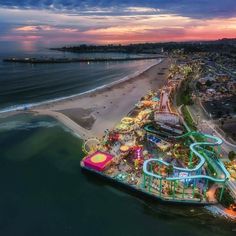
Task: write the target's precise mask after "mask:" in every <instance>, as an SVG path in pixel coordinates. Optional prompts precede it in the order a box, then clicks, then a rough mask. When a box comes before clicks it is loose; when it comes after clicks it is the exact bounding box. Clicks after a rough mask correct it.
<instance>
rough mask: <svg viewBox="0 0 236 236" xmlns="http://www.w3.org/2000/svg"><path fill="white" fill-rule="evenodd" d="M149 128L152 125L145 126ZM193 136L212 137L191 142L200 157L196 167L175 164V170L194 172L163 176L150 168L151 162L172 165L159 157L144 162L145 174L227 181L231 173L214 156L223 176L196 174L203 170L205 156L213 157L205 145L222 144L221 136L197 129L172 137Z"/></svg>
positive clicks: (169, 178)
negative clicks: (184, 174)
mask: <svg viewBox="0 0 236 236" xmlns="http://www.w3.org/2000/svg"><path fill="white" fill-rule="evenodd" d="M149 128H150V127H148V126H145V127H144V129H145V130H147V131H150V130H149ZM152 132H153V130H152ZM156 133H157V134H158V132H156ZM193 136H200V137H202V138H204V139H207V140H209V139H210V140H212V142H210V141H204V142H194V143H192V144H190V146H189V148H190V151H191V152H192V153H194V154H195V156H197V157H198V158H199V162H198V164H197V165H196V166H195V167H194V168H191V169H188V168H180V167H176V166H173V168H174V170H178V171H183V172H188V173H192V175H189V176H184V177H182V176H178V177H163V176H161V175H158V174H155V173H153V172H151V171H149V170H148V165H149V164H150V163H151V162H157V163H159V164H162V165H165V166H169V165H170V164H169V163H168V162H165V161H163V160H160V159H157V158H152V159H149V160H146V161H145V162H144V164H143V172H144V174H146V175H148V176H151V177H154V178H157V179H165V180H169V181H174V180H184V179H200V178H201V179H207V180H211V181H214V182H217V183H225V182H226V181H227V180H228V179H229V177H230V174H229V172H228V171H227V170H226V168H225V166H224V165H223V163H222V162H221V161H220V160H219V159H218V158H217V157H215V158H212V160H213V161H214V162H215V164H216V165H218V167H219V168H220V169H221V171H222V172H223V174H224V177H223V178H217V177H212V176H208V175H201V174H195V173H196V172H198V171H199V170H201V168H202V166H203V165H204V164H205V162H206V158H205V156H206V157H208V158H211V157H209V156H208V153H209V152H210V151H208V150H206V149H205V147H206V146H210V147H215V146H221V144H222V143H223V141H222V140H221V139H220V138H218V137H216V136H212V135H209V134H203V133H200V132H195V131H194V132H193V131H192V132H188V133H185V134H183V135H181V136H177V137H172V138H175V139H180V138H186V137H193ZM214 154H215V153H214Z"/></svg>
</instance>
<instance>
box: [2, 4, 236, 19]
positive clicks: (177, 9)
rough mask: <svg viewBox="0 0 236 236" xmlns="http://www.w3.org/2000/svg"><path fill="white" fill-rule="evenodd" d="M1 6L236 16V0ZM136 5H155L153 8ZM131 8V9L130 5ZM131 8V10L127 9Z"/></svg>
mask: <svg viewBox="0 0 236 236" xmlns="http://www.w3.org/2000/svg"><path fill="white" fill-rule="evenodd" d="M0 6H1V7H5V8H21V9H50V10H53V11H62V12H66V13H71V14H80V15H94V14H96V15H130V14H142V15H143V14H144V15H145V14H158V13H159V11H156V9H160V13H173V14H178V15H182V16H189V17H192V18H214V17H222V18H228V17H233V16H236V0H136V1H133V0H39V1H36V0H0ZM135 7H143V8H152V10H151V11H150V12H148V11H146V10H144V11H143V12H142V11H135V9H132V8H135ZM129 8H130V9H129ZM127 9H128V10H127Z"/></svg>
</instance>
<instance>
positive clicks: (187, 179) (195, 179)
mask: <svg viewBox="0 0 236 236" xmlns="http://www.w3.org/2000/svg"><path fill="white" fill-rule="evenodd" d="M186 137H191V138H193V137H201V140H204V141H201V142H193V143H192V144H190V146H189V148H190V157H189V159H190V161H189V163H190V165H189V168H181V167H177V166H173V165H172V164H170V163H168V162H166V161H164V160H162V159H158V158H152V159H149V160H146V161H145V162H144V164H143V183H142V189H144V190H145V191H146V190H148V192H150V193H152V191H151V188H152V183H153V180H154V179H155V180H158V181H159V189H157V191H156V193H158V194H159V197H160V198H163V199H164V198H165V196H163V195H164V194H163V190H162V187H163V183H162V182H163V181H166V182H169V183H170V185H171V192H172V194H171V196H172V200H173V201H178V200H180V201H186V202H188V201H192V199H189V198H185V190H186V189H187V188H188V187H189V186H191V187H192V198H194V193H195V188H196V186H197V185H198V184H199V183H201V184H202V185H203V189H202V192H203V194H204V197H205V198H206V192H207V190H208V183H209V181H212V182H214V183H218V184H222V185H223V187H222V190H221V194H220V200H221V198H222V195H223V191H224V185H225V182H226V181H227V180H228V179H229V177H230V175H229V173H228V171H227V170H226V168H225V166H224V165H223V163H222V162H221V161H220V160H219V159H218V156H219V152H220V146H221V144H222V140H221V139H220V138H218V137H215V136H212V135H209V134H203V133H199V132H188V133H185V134H184V135H181V136H178V137H174V138H175V139H182V138H186ZM209 140H211V141H209ZM215 147H217V150H216V151H214V150H212V148H215ZM193 156H195V157H197V158H198V159H199V162H198V163H197V164H196V165H195V166H192V158H193ZM206 162H207V163H209V162H210V163H212V165H214V167H215V168H216V169H217V170H218V172H221V175H220V176H215V175H214V176H209V175H205V174H203V172H204V171H203V166H204V165H205V163H206ZM170 165H172V168H173V170H172V171H173V172H172V175H170V176H164V175H162V174H161V172H160V170H161V168H165V169H168V168H170ZM153 166H158V167H159V168H157V169H158V170H159V173H158V172H157V171H155V169H154V168H153ZM179 183H181V186H182V194H181V197H178V198H176V185H177V186H178V185H179ZM188 183H191V185H189V184H188ZM168 200H170V199H168Z"/></svg>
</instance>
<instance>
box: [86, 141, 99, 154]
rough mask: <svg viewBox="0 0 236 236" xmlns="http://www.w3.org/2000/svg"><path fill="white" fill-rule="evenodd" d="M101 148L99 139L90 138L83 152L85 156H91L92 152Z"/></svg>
mask: <svg viewBox="0 0 236 236" xmlns="http://www.w3.org/2000/svg"><path fill="white" fill-rule="evenodd" d="M99 147H100V141H99V139H97V138H90V139H88V140H86V141H85V142H84V143H83V146H82V151H83V152H84V153H85V154H89V153H91V152H95V151H97V150H98V149H99Z"/></svg>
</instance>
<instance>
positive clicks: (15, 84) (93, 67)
mask: <svg viewBox="0 0 236 236" xmlns="http://www.w3.org/2000/svg"><path fill="white" fill-rule="evenodd" d="M49 53H50V54H49ZM8 56H12V54H0V60H1V59H2V58H5V57H8ZM16 56H17V55H16ZM20 56H26V57H50V56H53V57H63V56H66V57H69V58H72V57H80V58H89V57H96V58H101V57H112V58H122V57H127V56H128V55H126V54H118V53H110V54H109V53H107V54H99V53H96V54H75V53H67V54H64V53H62V52H54V51H52V52H48V51H45V52H44V51H43V52H41V53H40V52H38V53H34V54H20ZM129 56H130V57H133V56H135V55H129ZM154 63H158V60H141V61H123V62H93V63H89V64H87V63H65V64H24V63H9V62H3V61H2V60H1V61H0V111H1V110H8V109H15V108H17V107H20V106H24V105H29V104H34V103H40V102H45V101H48V100H52V99H62V98H65V97H68V96H71V95H75V94H80V93H83V92H86V91H91V90H94V89H96V88H98V87H101V86H104V85H107V84H110V83H113V82H115V81H118V80H120V79H124V78H128V77H131V76H133V75H134V74H135V73H138V72H141V71H143V70H145V68H147V67H149V66H151V65H153V64H154Z"/></svg>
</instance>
